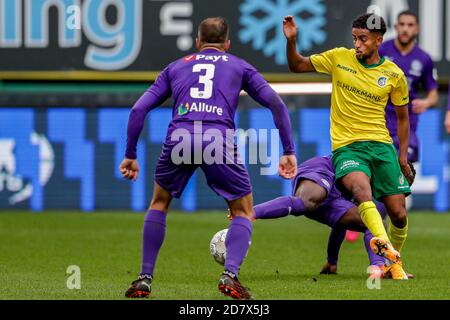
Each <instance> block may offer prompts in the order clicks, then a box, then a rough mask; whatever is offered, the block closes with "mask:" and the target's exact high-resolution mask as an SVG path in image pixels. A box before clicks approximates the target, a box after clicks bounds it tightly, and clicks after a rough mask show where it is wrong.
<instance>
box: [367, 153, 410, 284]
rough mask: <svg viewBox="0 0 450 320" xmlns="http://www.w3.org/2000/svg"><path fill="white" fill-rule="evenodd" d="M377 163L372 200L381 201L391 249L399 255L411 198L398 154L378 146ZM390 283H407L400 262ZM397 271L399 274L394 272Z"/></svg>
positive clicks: (406, 229)
mask: <svg viewBox="0 0 450 320" xmlns="http://www.w3.org/2000/svg"><path fill="white" fill-rule="evenodd" d="M374 151H375V152H376V154H377V157H378V159H377V161H374V165H373V171H374V179H373V181H372V186H373V192H374V197H375V198H376V199H378V200H381V201H382V202H383V204H384V205H385V207H386V210H387V212H388V215H389V217H390V219H391V228H390V230H389V236H390V239H391V241H392V245H393V246H394V248H395V249H396V250H397V251H399V252H400V251H401V249H402V247H403V244H404V242H405V240H406V237H407V232H408V219H407V214H406V207H405V196H406V195H408V194H410V193H411V191H410V187H409V185H408V182H407V180H406V178H405V177H404V176H403V173H402V171H401V169H400V165H399V163H398V158H397V152H396V150H395V148H394V146H393V145H387V144H379V146H375V147H374ZM391 269H392V270H391V273H392V277H393V279H407V278H408V277H407V276H406V273H405V272H404V271H403V268H402V264H401V262H400V261H399V263H397V264H393V265H392V266H391ZM397 271H398V272H397Z"/></svg>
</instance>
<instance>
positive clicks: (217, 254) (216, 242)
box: [209, 229, 228, 265]
mask: <svg viewBox="0 0 450 320" xmlns="http://www.w3.org/2000/svg"><path fill="white" fill-rule="evenodd" d="M227 233H228V229H223V230H220V231H219V232H217V233H216V234H215V235H214V236H213V237H212V239H211V242H210V244H209V252H210V253H211V256H212V257H213V258H214V260H215V261H216V262H217V263H218V264H221V265H224V264H225V258H226V256H227V248H226V247H225V239H226V238H227Z"/></svg>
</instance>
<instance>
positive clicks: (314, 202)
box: [302, 196, 322, 211]
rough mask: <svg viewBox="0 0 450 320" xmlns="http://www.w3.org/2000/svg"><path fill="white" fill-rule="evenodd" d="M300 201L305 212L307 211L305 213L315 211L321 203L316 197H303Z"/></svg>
mask: <svg viewBox="0 0 450 320" xmlns="http://www.w3.org/2000/svg"><path fill="white" fill-rule="evenodd" d="M302 200H303V204H304V205H305V210H307V211H315V210H317V208H318V207H319V206H320V205H321V203H322V200H321V199H319V198H317V197H313V196H309V197H303V198H302Z"/></svg>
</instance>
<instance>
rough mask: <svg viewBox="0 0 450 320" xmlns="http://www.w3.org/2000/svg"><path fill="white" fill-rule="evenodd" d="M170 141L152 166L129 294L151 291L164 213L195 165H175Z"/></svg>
mask: <svg viewBox="0 0 450 320" xmlns="http://www.w3.org/2000/svg"><path fill="white" fill-rule="evenodd" d="M172 147H173V145H168V144H167V143H166V144H165V145H164V147H163V152H162V153H161V156H160V158H159V160H158V163H157V165H156V169H155V182H154V189H153V196H152V200H151V203H150V208H149V209H148V211H147V214H146V216H145V218H144V224H143V228H142V265H141V272H140V275H139V277H138V279H137V280H135V281H133V282H132V284H131V286H130V287H129V288H128V290H127V291H126V293H125V296H126V297H128V298H141V297H147V296H148V295H149V294H150V292H151V283H152V281H153V273H154V268H155V265H156V260H157V258H158V254H159V251H160V249H161V246H162V244H163V242H164V238H165V234H166V217H167V213H168V210H169V207H170V203H171V201H172V198H173V197H175V198H179V197H180V196H181V194H182V192H183V190H184V188H185V187H186V184H187V183H188V181H189V179H190V177H191V176H192V174H193V173H194V171H195V169H196V166H195V165H190V164H182V165H175V164H174V163H173V162H172V160H171V150H172Z"/></svg>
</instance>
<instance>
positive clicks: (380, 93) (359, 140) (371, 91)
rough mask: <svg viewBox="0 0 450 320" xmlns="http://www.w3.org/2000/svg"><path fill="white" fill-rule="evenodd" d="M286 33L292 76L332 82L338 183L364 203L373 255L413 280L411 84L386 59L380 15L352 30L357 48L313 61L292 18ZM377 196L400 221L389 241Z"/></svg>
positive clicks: (359, 21) (337, 50)
mask: <svg viewBox="0 0 450 320" xmlns="http://www.w3.org/2000/svg"><path fill="white" fill-rule="evenodd" d="M283 29H284V34H285V36H286V39H287V52H286V54H287V58H288V63H289V69H290V70H291V71H292V72H300V73H301V72H314V71H315V72H320V73H326V74H329V75H331V77H332V83H333V89H332V94H331V116H330V118H331V128H330V134H331V142H332V151H333V166H334V168H335V171H336V181H337V185H339V186H340V187H341V189H342V191H343V192H347V193H348V194H349V196H352V197H353V199H354V201H356V204H357V205H358V209H359V213H360V215H361V218H362V220H363V221H364V224H365V225H366V226H367V228H368V229H369V230H370V231H371V233H372V234H373V235H374V238H373V239H372V241H371V246H372V249H373V250H374V252H375V253H377V254H379V255H381V256H384V257H385V258H387V259H388V260H390V263H389V266H388V270H389V272H391V274H392V276H393V278H394V279H407V276H406V273H405V272H404V271H403V268H402V265H401V261H400V254H399V252H400V249H401V248H402V246H403V243H404V242H405V240H406V236H407V230H408V219H407V215H406V208H405V197H406V196H407V195H408V194H410V193H411V191H410V187H409V184H411V183H412V180H413V177H414V175H413V173H412V171H411V168H410V167H409V165H408V161H407V151H408V143H409V118H408V102H409V98H408V83H407V81H406V78H405V75H404V73H403V71H402V70H401V69H400V68H399V67H398V66H397V65H396V64H394V63H393V62H390V61H389V60H387V59H384V57H380V55H379V54H378V47H379V46H380V45H381V43H382V42H383V35H384V33H385V32H386V24H385V22H384V20H383V18H382V17H380V16H377V15H374V14H363V15H361V16H359V17H358V18H356V19H355V20H354V21H353V24H352V37H353V44H354V48H352V49H347V48H335V49H332V50H329V51H325V52H323V53H320V54H314V55H312V56H310V57H303V56H302V55H301V54H300V53H298V52H297V49H296V39H297V32H298V31H297V26H296V24H295V21H294V18H293V17H292V16H287V17H285V18H284V21H283ZM389 98H390V99H391V101H392V103H393V104H394V105H395V106H396V108H395V111H396V115H397V119H398V122H397V123H398V136H399V142H400V150H399V154H398V156H397V152H396V150H395V147H394V145H393V141H392V139H391V137H390V136H389V132H388V130H387V128H386V122H385V107H386V104H387V102H388V100H389ZM405 177H406V178H405ZM373 197H374V198H375V199H377V200H379V201H382V202H383V203H384V205H385V206H386V208H387V211H388V214H389V217H390V219H391V222H392V227H391V228H390V230H389V237H388V235H387V232H386V230H385V228H384V225H383V222H382V219H381V216H380V214H379V212H378V211H377V208H376V206H375V204H374V202H373V201H372V198H373ZM389 239H390V240H389Z"/></svg>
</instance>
